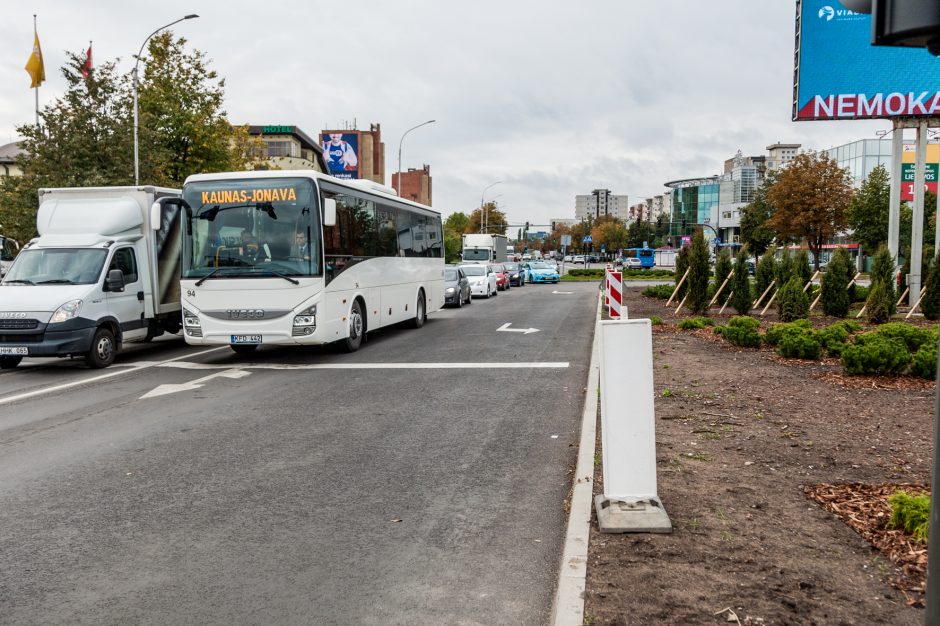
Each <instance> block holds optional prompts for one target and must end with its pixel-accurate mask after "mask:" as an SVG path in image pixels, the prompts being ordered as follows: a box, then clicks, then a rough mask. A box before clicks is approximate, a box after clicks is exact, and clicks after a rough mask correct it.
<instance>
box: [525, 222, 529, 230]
mask: <svg viewBox="0 0 940 626" xmlns="http://www.w3.org/2000/svg"><path fill="white" fill-rule="evenodd" d="M525 229H526V230H529V223H528V222H526V223H525Z"/></svg>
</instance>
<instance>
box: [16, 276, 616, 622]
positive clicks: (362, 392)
mask: <svg viewBox="0 0 940 626" xmlns="http://www.w3.org/2000/svg"><path fill="white" fill-rule="evenodd" d="M596 294H597V285H596V284H595V283H588V284H578V283H570V284H566V283H562V284H561V285H559V286H551V285H528V286H526V287H523V288H518V287H517V288H513V289H512V290H511V291H509V292H504V293H501V294H500V295H499V296H498V297H496V298H493V299H490V300H479V299H478V300H474V303H473V305H472V306H470V307H467V306H465V307H464V308H463V309H448V310H444V311H441V312H438V313H435V314H432V316H431V317H430V319H429V320H428V323H427V324H425V326H424V327H423V328H421V329H419V330H413V329H404V328H394V329H387V330H383V331H381V332H379V333H376V334H373V335H370V340H369V342H368V343H367V344H365V345H364V346H363V348H362V349H361V350H360V351H359V352H357V353H355V354H342V353H340V352H338V351H336V350H333V349H330V348H315V349H279V348H274V347H271V348H262V349H261V350H259V351H258V353H257V354H255V355H253V356H252V357H250V358H248V359H245V358H242V357H238V356H236V355H234V354H233V353H232V352H231V351H230V350H229V349H228V348H221V349H214V350H205V349H197V348H191V347H187V346H185V345H184V344H182V343H181V342H180V341H178V340H171V341H157V342H155V343H153V344H150V345H145V346H135V347H132V348H131V349H129V350H127V351H126V352H125V353H123V354H122V355H121V356H120V357H119V361H118V363H117V364H116V365H115V366H112V367H111V368H109V369H107V370H103V371H100V370H98V371H95V370H90V369H87V368H86V367H84V365H82V364H81V363H80V362H79V361H73V362H69V361H52V360H41V361H40V360H34V361H30V360H27V361H25V362H24V364H23V365H22V366H21V367H20V368H18V369H17V370H13V371H9V370H4V371H2V372H0V555H2V559H0V563H2V566H0V623H11V624H12V623H16V624H24V623H36V624H57V623H69V624H73V623H103V624H113V623H160V624H168V623H209V624H223V623H224V624H243V623H316V624H440V623H446V624H540V623H544V622H545V621H546V620H547V619H548V615H549V611H550V608H551V601H552V595H553V593H554V589H555V584H556V580H557V576H558V568H559V564H560V557H561V550H562V541H563V536H564V528H565V522H566V514H565V511H564V501H565V498H566V495H567V493H568V490H569V488H570V486H571V476H570V474H569V468H570V467H571V466H573V464H574V461H575V454H576V445H577V441H578V434H579V428H580V424H579V418H580V412H581V403H582V401H583V387H584V384H585V381H586V378H587V368H588V359H589V352H590V342H591V337H592V334H593V315H594V311H595V304H596ZM506 324H509V326H508V327H507V326H505V325H506ZM500 328H503V330H502V331H499V330H498V329H500ZM524 329H538V332H528V333H525V332H511V331H512V330H524ZM511 364H515V365H519V364H523V365H522V367H509V365H511ZM148 394H149V395H148ZM156 394H161V395H156ZM144 396H147V397H144Z"/></svg>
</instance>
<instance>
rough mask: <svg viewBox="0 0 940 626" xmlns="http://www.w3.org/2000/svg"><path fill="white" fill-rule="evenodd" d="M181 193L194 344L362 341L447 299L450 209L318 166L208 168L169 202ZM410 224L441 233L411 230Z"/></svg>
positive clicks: (188, 333)
mask: <svg viewBox="0 0 940 626" xmlns="http://www.w3.org/2000/svg"><path fill="white" fill-rule="evenodd" d="M174 202H179V203H181V206H182V208H183V229H182V230H183V245H182V256H183V259H182V281H181V285H180V286H181V290H182V304H183V325H184V334H185V337H186V341H187V343H190V344H195V345H207V344H225V345H230V346H231V347H232V349H233V350H234V351H235V352H238V353H249V352H252V351H253V350H255V349H256V348H257V347H258V346H259V345H267V344H278V345H310V344H324V343H330V342H334V341H340V342H343V343H342V345H343V346H344V347H345V349H346V350H348V351H350V352H352V351H355V350H357V349H358V348H359V346H360V344H361V343H362V340H363V338H364V337H365V336H366V333H367V332H369V331H371V330H375V329H378V328H382V327H384V326H388V325H390V324H396V323H399V322H410V324H411V325H413V326H414V327H415V328H419V327H421V326H422V325H423V324H424V321H425V319H426V317H427V314H428V313H429V312H433V311H436V310H438V309H440V308H441V307H442V306H443V304H444V249H443V232H442V229H441V216H440V214H439V213H437V212H435V211H433V210H432V209H430V208H429V207H426V206H423V205H420V204H416V203H414V202H409V201H407V200H402V199H401V198H399V197H397V196H396V195H394V192H393V191H392V190H391V189H389V188H387V187H384V186H381V185H377V184H375V183H372V182H368V181H346V180H339V179H336V178H333V177H331V176H327V175H325V174H320V173H318V172H313V171H309V170H300V171H266V172H231V173H224V174H199V175H196V176H190V177H189V178H187V179H186V183H185V185H184V186H183V195H182V200H175V201H174V200H173V199H163V200H161V201H160V202H159V204H172V203H174ZM408 229H411V230H412V232H423V233H433V237H429V238H425V239H423V240H422V241H421V242H420V243H418V242H417V241H416V238H414V237H411V238H402V237H400V233H401V232H402V231H405V230H408ZM409 239H410V240H411V241H414V242H415V245H414V246H411V245H410V243H409V242H408V240H409Z"/></svg>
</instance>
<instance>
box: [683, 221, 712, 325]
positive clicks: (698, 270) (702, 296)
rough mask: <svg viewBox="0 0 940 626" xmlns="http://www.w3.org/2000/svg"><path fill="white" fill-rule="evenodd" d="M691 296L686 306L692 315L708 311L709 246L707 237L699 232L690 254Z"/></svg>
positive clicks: (693, 239) (689, 280)
mask: <svg viewBox="0 0 940 626" xmlns="http://www.w3.org/2000/svg"><path fill="white" fill-rule="evenodd" d="M689 267H690V268H691V271H690V272H689V278H688V282H689V294H688V298H687V299H686V302H685V305H686V306H687V307H688V308H689V310H690V311H691V312H692V313H697V314H701V313H704V312H705V311H706V310H707V309H708V270H709V259H708V246H707V245H706V244H705V236H704V235H703V234H702V231H698V232H697V233H695V235H693V237H692V246H691V252H689Z"/></svg>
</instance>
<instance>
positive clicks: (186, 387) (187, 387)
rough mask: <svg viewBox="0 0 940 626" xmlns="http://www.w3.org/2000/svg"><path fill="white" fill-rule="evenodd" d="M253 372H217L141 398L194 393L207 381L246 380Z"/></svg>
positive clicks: (166, 387)
mask: <svg viewBox="0 0 940 626" xmlns="http://www.w3.org/2000/svg"><path fill="white" fill-rule="evenodd" d="M250 374H251V372H247V371H245V370H243V369H227V370H225V371H224V372H216V373H215V374H209V375H208V376H203V377H202V378H197V379H196V380H192V381H190V382H188V383H181V384H179V385H160V386H159V387H157V388H156V389H154V390H153V391H150V392H148V393H145V394H144V395H142V396H140V399H141V400H144V399H146V398H156V397H157V396H165V395H168V394H171V393H179V392H180V391H192V390H193V389H199V388H200V387H202V386H203V385H205V384H206V381H208V380H210V379H212V378H219V377H222V378H244V377H245V376H248V375H250Z"/></svg>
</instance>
